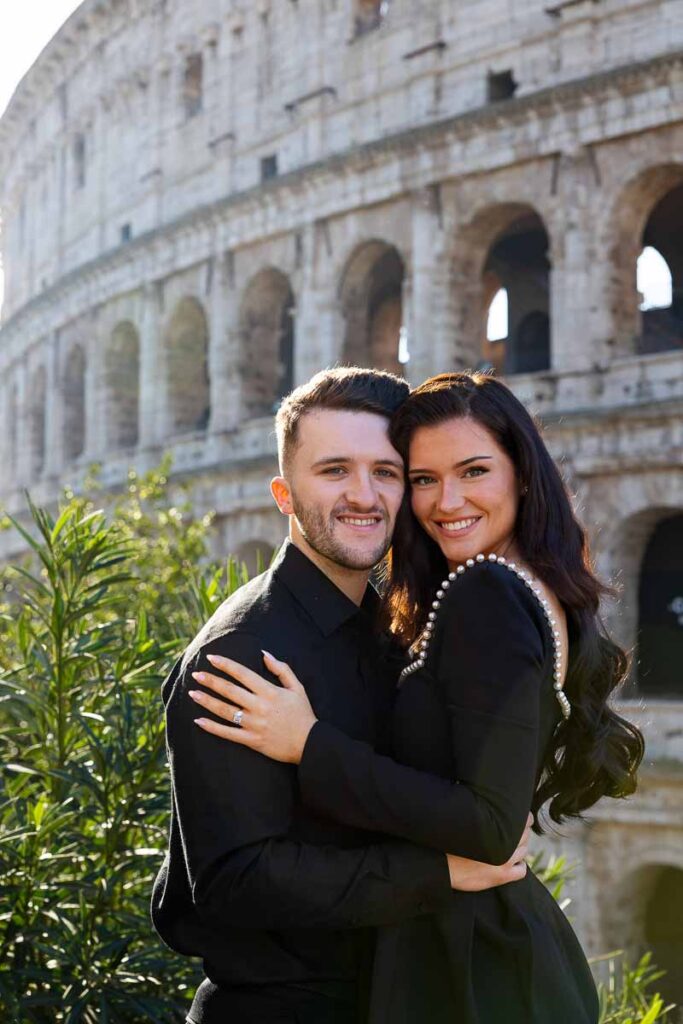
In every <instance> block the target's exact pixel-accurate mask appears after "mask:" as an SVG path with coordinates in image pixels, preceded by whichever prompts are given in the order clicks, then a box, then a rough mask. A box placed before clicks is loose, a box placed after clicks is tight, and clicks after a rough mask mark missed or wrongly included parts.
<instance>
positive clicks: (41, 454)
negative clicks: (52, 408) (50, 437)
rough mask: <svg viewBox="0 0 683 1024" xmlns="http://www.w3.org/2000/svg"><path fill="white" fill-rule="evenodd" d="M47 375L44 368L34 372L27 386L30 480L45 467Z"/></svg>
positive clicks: (38, 474)
mask: <svg viewBox="0 0 683 1024" xmlns="http://www.w3.org/2000/svg"><path fill="white" fill-rule="evenodd" d="M46 400H47V374H46V372H45V367H44V366H39V367H38V368H37V369H36V370H34V372H33V374H32V376H31V381H30V385H29V424H28V427H29V464H30V465H29V469H30V475H31V478H32V479H35V478H36V477H38V476H40V474H41V473H42V472H43V468H44V466H45V448H46V439H45V427H46V409H45V403H46Z"/></svg>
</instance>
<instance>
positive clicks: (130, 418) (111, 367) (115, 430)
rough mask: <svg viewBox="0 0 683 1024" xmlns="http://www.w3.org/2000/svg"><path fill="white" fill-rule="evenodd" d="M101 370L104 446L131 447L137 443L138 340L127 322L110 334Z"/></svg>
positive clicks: (138, 395) (114, 447)
mask: <svg viewBox="0 0 683 1024" xmlns="http://www.w3.org/2000/svg"><path fill="white" fill-rule="evenodd" d="M104 371H105V402H106V409H105V416H106V436H107V447H108V448H111V449H114V450H116V449H119V448H132V447H134V446H135V445H136V444H137V442H138V416H139V412H138V405H139V397H140V337H139V334H138V331H137V329H136V327H135V325H134V324H132V323H131V322H130V321H129V320H122V321H121V322H120V323H118V324H117V325H116V327H114V329H113V331H112V332H111V335H110V337H109V343H108V345H107V348H106V351H105V357H104Z"/></svg>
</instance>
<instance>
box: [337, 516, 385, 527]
mask: <svg viewBox="0 0 683 1024" xmlns="http://www.w3.org/2000/svg"><path fill="white" fill-rule="evenodd" d="M339 518H340V519H341V521H342V523H350V524H351V525H352V526H374V525H375V523H377V522H379V520H378V519H354V518H352V517H351V516H340V517H339Z"/></svg>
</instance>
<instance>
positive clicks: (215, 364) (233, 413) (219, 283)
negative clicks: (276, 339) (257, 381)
mask: <svg viewBox="0 0 683 1024" xmlns="http://www.w3.org/2000/svg"><path fill="white" fill-rule="evenodd" d="M238 320H239V308H238V300H237V295H236V294H235V289H234V286H233V281H232V256H231V254H230V253H227V254H226V253H218V254H217V255H215V256H214V257H213V273H212V276H211V297H210V306H209V321H210V323H209V384H210V388H211V421H210V423H209V431H210V433H212V434H220V433H223V432H224V431H226V430H234V429H235V428H236V427H237V426H238V424H239V422H240V419H241V408H240V405H241V402H240V368H239V355H240V339H239V322H238Z"/></svg>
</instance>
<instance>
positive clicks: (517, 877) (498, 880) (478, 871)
mask: <svg viewBox="0 0 683 1024" xmlns="http://www.w3.org/2000/svg"><path fill="white" fill-rule="evenodd" d="M533 823H534V819H533V815H531V814H530V815H529V816H528V818H527V820H526V826H525V828H524V832H523V833H522V838H521V839H520V840H519V845H518V846H517V849H516V850H515V852H514V853H513V854H512V856H511V857H510V860H509V861H507V863H505V864H482V863H480V861H478V860H468V859H467V857H456V856H455V855H454V854H452V853H449V854H447V855H446V856H447V858H448V873H449V875H450V877H451V889H459V890H460V891H461V892H481V891H482V890H483V889H493V888H496V887H497V886H499V885H507V884H508V883H509V882H521V880H522V879H523V878H524V877H525V876H526V872H527V863H526V858H527V857H528V856H529V838H530V836H531V826H532V825H533Z"/></svg>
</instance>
